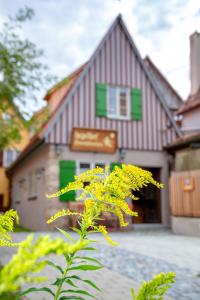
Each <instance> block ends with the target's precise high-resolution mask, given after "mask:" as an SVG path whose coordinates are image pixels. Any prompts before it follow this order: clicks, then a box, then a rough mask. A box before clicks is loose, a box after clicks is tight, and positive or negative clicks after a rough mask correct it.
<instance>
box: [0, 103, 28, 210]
mask: <svg viewBox="0 0 200 300" xmlns="http://www.w3.org/2000/svg"><path fill="white" fill-rule="evenodd" d="M1 117H2V118H4V119H5V120H6V119H9V118H16V120H17V121H18V123H19V126H20V134H21V140H20V141H16V142H12V145H9V146H8V147H7V148H6V149H4V150H0V211H4V210H6V208H8V207H9V206H10V195H9V180H8V177H7V175H6V169H7V168H8V167H9V166H10V165H11V164H12V163H13V162H14V160H15V159H16V158H17V157H18V155H19V154H20V152H22V150H23V149H24V148H25V146H26V145H27V144H28V142H29V133H28V129H27V128H26V126H25V124H24V119H23V117H22V115H21V114H20V112H19V111H18V109H17V107H16V106H15V105H14V104H13V105H12V106H11V105H10V107H9V109H7V111H6V112H4V113H2V115H1Z"/></svg>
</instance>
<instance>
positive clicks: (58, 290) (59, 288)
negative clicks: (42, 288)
mask: <svg viewBox="0 0 200 300" xmlns="http://www.w3.org/2000/svg"><path fill="white" fill-rule="evenodd" d="M71 263H72V260H71V258H70V260H69V261H68V263H67V267H66V269H65V271H64V272H63V274H62V279H64V278H65V277H66V275H67V272H68V269H69V267H70V266H71ZM62 286H63V281H61V282H60V284H59V285H58V288H57V291H56V294H55V297H54V300H58V297H59V296H60V291H61V289H62Z"/></svg>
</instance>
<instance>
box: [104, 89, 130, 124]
mask: <svg viewBox="0 0 200 300" xmlns="http://www.w3.org/2000/svg"><path fill="white" fill-rule="evenodd" d="M107 95H108V96H107V99H108V102H107V110H108V117H109V118H116V119H130V95H131V91H130V89H129V88H125V87H115V86H108V88H107Z"/></svg>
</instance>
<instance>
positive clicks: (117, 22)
mask: <svg viewBox="0 0 200 300" xmlns="http://www.w3.org/2000/svg"><path fill="white" fill-rule="evenodd" d="M118 25H120V27H121V29H122V31H123V32H124V34H125V37H126V38H127V39H128V41H129V43H130V46H131V48H132V50H133V52H134V54H135V56H136V57H137V60H138V61H139V63H140V65H141V68H142V70H143V71H144V73H145V74H146V76H147V78H148V80H149V82H150V84H151V86H152V88H153V90H154V91H155V93H156V95H157V97H158V99H159V101H160V103H161V105H162V107H163V109H164V110H165V113H166V115H167V117H168V119H169V121H170V123H171V124H172V126H173V127H174V129H175V132H176V134H177V135H178V136H181V132H180V129H179V127H178V126H177V124H176V122H175V121H174V119H173V116H172V115H171V112H170V110H169V108H168V106H167V104H166V102H165V100H164V99H163V98H162V95H161V93H160V91H159V90H158V88H157V87H156V84H155V82H154V81H153V79H152V77H151V75H150V73H149V71H148V69H147V67H146V66H145V64H144V61H143V60H142V58H141V56H140V54H139V51H138V50H137V48H136V46H135V43H134V41H133V40H132V38H131V36H130V34H129V32H128V30H127V27H126V25H125V23H124V21H123V20H122V16H121V15H119V16H118V17H117V18H116V19H115V21H114V22H113V24H112V25H111V27H110V29H109V30H108V31H107V33H106V34H105V36H104V37H103V39H102V40H101V42H100V44H99V46H98V47H97V48H96V50H95V51H94V53H93V55H92V56H91V58H90V60H89V61H88V63H87V65H85V67H84V68H83V70H82V72H81V73H80V75H79V76H78V78H77V79H76V81H75V82H74V84H73V86H72V87H71V89H70V90H69V91H68V92H67V95H65V96H64V97H63V100H62V101H61V103H60V106H59V107H58V109H57V110H56V113H55V114H54V115H53V116H52V117H51V119H50V120H49V122H48V124H47V126H45V129H44V131H43V132H42V134H41V136H42V137H45V138H47V136H48V134H49V132H50V131H51V129H52V127H53V126H54V124H55V122H56V116H57V114H62V111H63V110H64V109H65V108H66V105H67V102H68V101H71V100H72V98H73V95H74V94H75V92H76V90H77V88H78V87H79V85H80V83H81V82H82V81H83V79H84V77H85V76H86V75H87V73H88V72H89V71H90V69H91V67H92V65H93V64H94V61H95V59H96V57H97V56H98V55H99V54H100V52H101V50H102V48H103V47H104V45H105V43H106V41H107V40H108V39H109V37H110V36H111V34H112V33H113V31H114V30H115V29H116V27H117V26H118ZM55 115H56V116H55Z"/></svg>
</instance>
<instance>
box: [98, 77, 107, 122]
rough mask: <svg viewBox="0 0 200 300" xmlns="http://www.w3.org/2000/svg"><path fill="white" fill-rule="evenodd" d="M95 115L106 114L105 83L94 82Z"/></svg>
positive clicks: (103, 115) (101, 115)
mask: <svg viewBox="0 0 200 300" xmlns="http://www.w3.org/2000/svg"><path fill="white" fill-rule="evenodd" d="M96 115H97V116H98V117H106V115H107V85H106V84H101V83H96Z"/></svg>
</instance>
